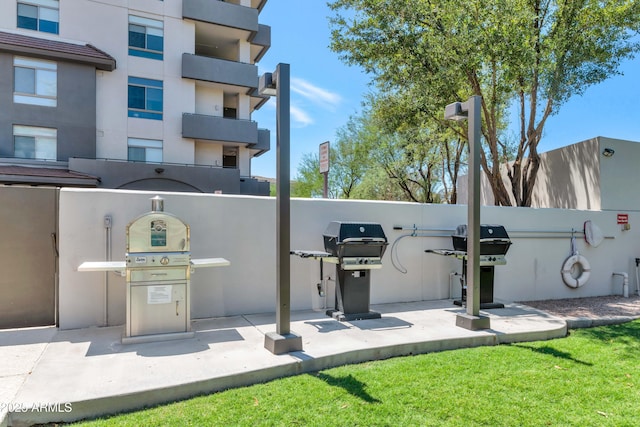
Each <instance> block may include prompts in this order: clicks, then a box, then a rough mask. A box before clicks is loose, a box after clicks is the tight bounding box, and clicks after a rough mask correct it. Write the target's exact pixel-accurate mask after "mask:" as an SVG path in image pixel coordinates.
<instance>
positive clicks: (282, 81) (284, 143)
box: [258, 64, 302, 354]
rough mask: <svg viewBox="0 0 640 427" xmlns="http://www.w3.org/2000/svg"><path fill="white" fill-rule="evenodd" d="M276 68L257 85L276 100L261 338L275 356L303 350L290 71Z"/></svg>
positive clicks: (263, 93) (281, 65)
mask: <svg viewBox="0 0 640 427" xmlns="http://www.w3.org/2000/svg"><path fill="white" fill-rule="evenodd" d="M289 68H290V67H289V64H278V66H277V67H276V70H275V71H274V72H273V73H264V74H263V75H262V76H260V80H259V82H258V92H259V93H260V94H261V95H267V96H275V97H276V128H277V130H276V281H277V288H276V331H275V332H268V333H267V334H265V337H264V347H265V348H266V349H267V350H269V351H270V352H272V353H274V354H283V353H289V352H291V351H300V350H302V337H301V336H300V335H296V334H295V333H293V332H292V331H291V330H290V324H291V262H290V257H291V255H290V246H291V237H290V235H291V233H290V231H291V204H290V199H291V197H290V196H291V189H290V172H289V163H290V161H289V158H290V148H289V146H290V130H291V126H290V108H289V106H290V100H289V98H290V71H289Z"/></svg>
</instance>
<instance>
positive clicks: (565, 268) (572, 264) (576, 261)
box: [560, 254, 591, 288]
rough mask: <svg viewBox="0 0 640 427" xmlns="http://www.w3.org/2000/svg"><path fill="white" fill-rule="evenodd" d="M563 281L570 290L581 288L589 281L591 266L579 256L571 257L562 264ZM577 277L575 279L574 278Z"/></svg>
mask: <svg viewBox="0 0 640 427" xmlns="http://www.w3.org/2000/svg"><path fill="white" fill-rule="evenodd" d="M560 273H562V281H563V282H564V284H565V285H567V286H568V287H570V288H579V287H580V286H582V285H584V284H585V283H587V282H588V281H589V277H590V276H591V265H589V261H587V259H586V258H585V257H583V256H582V255H579V254H575V255H571V256H570V257H569V258H567V260H566V261H565V262H564V264H562V271H561V272H560ZM574 276H575V277H574Z"/></svg>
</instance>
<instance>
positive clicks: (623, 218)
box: [618, 213, 629, 224]
mask: <svg viewBox="0 0 640 427" xmlns="http://www.w3.org/2000/svg"><path fill="white" fill-rule="evenodd" d="M618 224H629V214H620V213H619V214H618Z"/></svg>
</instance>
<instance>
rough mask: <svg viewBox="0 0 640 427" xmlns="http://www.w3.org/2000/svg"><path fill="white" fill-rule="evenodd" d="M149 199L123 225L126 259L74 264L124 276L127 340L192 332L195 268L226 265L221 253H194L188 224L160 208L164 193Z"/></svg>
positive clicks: (166, 336) (144, 339)
mask: <svg viewBox="0 0 640 427" xmlns="http://www.w3.org/2000/svg"><path fill="white" fill-rule="evenodd" d="M151 200H152V205H151V206H152V208H151V212H148V213H146V214H143V215H141V216H139V217H138V218H136V219H134V220H133V221H131V222H130V223H129V224H128V225H127V228H126V234H127V243H126V250H127V252H126V254H125V261H124V262H122V261H115V262H113V261H108V262H100V261H97V262H96V261H87V262H84V263H82V264H81V265H80V266H79V267H78V271H89V272H92V271H113V272H115V273H118V274H120V275H122V276H124V277H126V281H127V284H126V324H125V333H124V336H123V338H122V342H123V343H125V344H127V343H136V342H147V341H161V340H170V339H180V338H189V337H192V336H193V335H194V333H193V332H192V331H191V274H192V272H193V269H195V268H199V267H223V266H228V265H230V263H229V261H228V260H226V259H224V258H203V259H192V258H191V251H190V228H189V226H188V225H187V224H186V223H184V222H183V221H182V220H181V219H179V218H178V217H176V216H175V215H172V214H169V213H165V212H164V211H163V210H164V203H163V200H162V198H160V197H159V196H156V197H154V198H153V199H151Z"/></svg>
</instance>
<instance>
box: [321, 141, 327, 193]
mask: <svg viewBox="0 0 640 427" xmlns="http://www.w3.org/2000/svg"><path fill="white" fill-rule="evenodd" d="M319 159H320V173H321V174H322V176H323V177H324V185H323V188H322V197H323V198H325V199H326V198H328V197H329V141H326V142H323V143H322V144H320V155H319Z"/></svg>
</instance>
